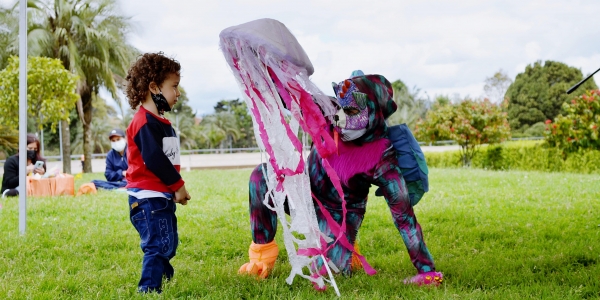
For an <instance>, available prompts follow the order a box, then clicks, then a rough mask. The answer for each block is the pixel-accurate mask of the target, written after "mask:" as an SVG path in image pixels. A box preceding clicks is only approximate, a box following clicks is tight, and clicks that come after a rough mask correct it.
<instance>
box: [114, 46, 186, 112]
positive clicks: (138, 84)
mask: <svg viewBox="0 0 600 300" xmlns="http://www.w3.org/2000/svg"><path fill="white" fill-rule="evenodd" d="M180 70H181V65H180V64H179V62H178V61H176V60H174V59H172V58H169V57H166V56H165V55H164V53H162V52H158V53H145V54H143V55H141V56H140V57H139V58H138V60H137V61H136V62H135V63H134V64H133V65H132V66H131V68H129V71H128V72H127V77H126V78H125V80H127V89H126V91H125V93H126V95H127V98H129V100H128V101H129V106H130V107H131V109H134V110H135V109H136V108H137V107H138V106H139V105H140V103H142V102H144V100H146V95H147V94H148V91H149V88H148V87H149V85H150V83H151V82H153V81H154V83H156V84H157V85H159V86H160V85H161V84H162V83H163V82H164V81H165V79H166V78H167V76H168V75H169V74H177V75H179V72H180Z"/></svg>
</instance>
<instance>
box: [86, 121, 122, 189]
mask: <svg viewBox="0 0 600 300" xmlns="http://www.w3.org/2000/svg"><path fill="white" fill-rule="evenodd" d="M108 138H109V139H110V147H111V148H112V149H110V151H109V152H108V154H107V155H106V169H105V171H104V177H106V181H104V180H92V183H93V184H94V185H95V186H96V188H102V189H105V190H114V189H118V188H123V187H125V185H127V181H126V180H125V175H127V168H128V167H129V164H128V163H127V140H126V138H125V132H124V131H123V130H121V129H119V128H115V129H113V130H111V131H110V133H109V134H108Z"/></svg>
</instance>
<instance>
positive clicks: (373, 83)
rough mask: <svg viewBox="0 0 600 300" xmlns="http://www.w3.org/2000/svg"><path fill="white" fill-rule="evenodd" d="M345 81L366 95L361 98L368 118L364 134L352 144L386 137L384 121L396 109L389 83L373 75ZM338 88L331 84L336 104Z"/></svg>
mask: <svg viewBox="0 0 600 300" xmlns="http://www.w3.org/2000/svg"><path fill="white" fill-rule="evenodd" d="M353 74H362V72H357V71H355V72H353ZM347 80H351V81H352V82H353V83H354V85H355V86H356V88H357V91H358V92H360V93H363V94H365V95H366V97H362V98H363V99H366V101H365V103H364V104H366V107H367V109H368V118H369V124H368V125H367V127H366V132H365V133H364V134H363V135H362V136H361V137H359V138H357V139H355V140H353V141H352V142H355V143H358V144H362V143H368V142H372V141H375V140H378V139H381V138H385V137H386V135H387V125H386V123H385V120H386V119H387V118H388V117H389V116H390V115H391V114H393V113H394V112H395V111H396V109H397V108H398V107H397V105H396V103H395V102H394V100H393V99H392V96H393V90H392V85H391V83H390V82H389V81H388V80H387V79H386V78H385V77H383V76H382V75H375V74H374V75H359V76H354V77H351V78H349V79H347ZM341 84H343V82H342V83H341ZM340 86H341V85H338V84H336V83H333V90H334V92H335V94H336V97H337V100H338V103H339V101H340V97H339V95H340V93H339V92H340V91H339V89H340Z"/></svg>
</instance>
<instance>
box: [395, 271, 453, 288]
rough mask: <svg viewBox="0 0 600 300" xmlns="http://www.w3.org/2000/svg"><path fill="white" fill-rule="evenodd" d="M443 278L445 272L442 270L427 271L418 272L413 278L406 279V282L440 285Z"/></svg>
mask: <svg viewBox="0 0 600 300" xmlns="http://www.w3.org/2000/svg"><path fill="white" fill-rule="evenodd" d="M442 280H444V274H442V272H425V273H421V274H417V275H416V276H413V277H412V278H406V279H404V284H416V285H433V286H438V285H440V283H442Z"/></svg>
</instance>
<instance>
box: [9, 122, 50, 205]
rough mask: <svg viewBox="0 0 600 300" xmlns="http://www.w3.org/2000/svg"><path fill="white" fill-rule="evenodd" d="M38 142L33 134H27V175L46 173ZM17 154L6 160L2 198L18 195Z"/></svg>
mask: <svg viewBox="0 0 600 300" xmlns="http://www.w3.org/2000/svg"><path fill="white" fill-rule="evenodd" d="M40 148H41V144H40V140H38V138H37V137H36V136H35V134H32V133H28V134H27V168H26V170H27V175H31V174H40V175H44V174H45V173H46V159H45V158H43V157H42V156H41V155H40ZM37 161H42V162H43V165H42V166H41V167H39V168H36V166H35V163H36V162H37ZM18 187H19V153H17V154H15V155H13V156H11V157H9V158H7V159H6V162H5V163H4V175H3V177H2V190H1V191H0V192H1V193H2V197H8V196H17V195H19V190H18Z"/></svg>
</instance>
